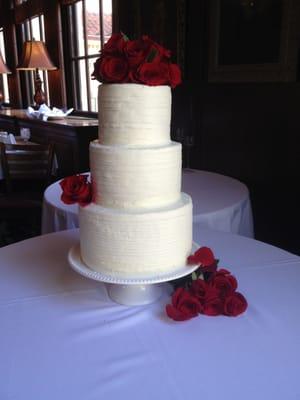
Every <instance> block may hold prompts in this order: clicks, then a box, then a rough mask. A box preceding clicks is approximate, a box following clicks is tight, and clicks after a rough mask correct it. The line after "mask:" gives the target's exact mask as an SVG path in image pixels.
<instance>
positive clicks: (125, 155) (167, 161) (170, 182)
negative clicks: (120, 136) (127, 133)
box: [90, 141, 181, 208]
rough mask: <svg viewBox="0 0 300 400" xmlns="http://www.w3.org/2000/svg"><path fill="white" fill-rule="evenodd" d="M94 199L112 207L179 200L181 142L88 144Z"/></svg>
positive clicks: (141, 205) (145, 205)
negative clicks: (145, 144) (161, 144)
mask: <svg viewBox="0 0 300 400" xmlns="http://www.w3.org/2000/svg"><path fill="white" fill-rule="evenodd" d="M90 167H91V174H92V182H93V193H94V202H95V203H96V204H99V205H102V206H105V207H114V208H132V207H135V208H138V207H141V208H150V207H152V208H157V207H162V206H164V205H168V204H170V203H174V202H176V201H178V200H179V197H180V190H181V144H180V143H176V142H170V143H169V144H167V145H164V146H156V147H154V146H152V147H150V146H148V147H143V148H138V147H127V146H105V145H101V144H99V142H98V141H94V142H92V143H91V144H90Z"/></svg>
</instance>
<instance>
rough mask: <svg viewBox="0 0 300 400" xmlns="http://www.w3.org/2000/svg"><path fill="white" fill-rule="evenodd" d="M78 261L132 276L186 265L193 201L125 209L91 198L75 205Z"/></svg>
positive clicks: (114, 272) (119, 274)
mask: <svg viewBox="0 0 300 400" xmlns="http://www.w3.org/2000/svg"><path fill="white" fill-rule="evenodd" d="M79 223H80V247H81V257H82V260H83V262H84V263H85V264H86V265H88V266H89V267H90V268H92V269H93V270H96V271H100V272H103V273H108V274H111V275H112V276H116V277H117V276H122V277H124V276H125V277H128V278H135V277H139V276H145V275H147V274H154V275H157V274H160V273H167V272H169V271H170V272H171V271H172V270H173V269H175V268H176V267H180V266H183V265H185V263H186V258H187V256H188V255H189V254H190V251H191V247H192V201H191V198H190V197H189V196H188V195H186V194H184V193H182V194H181V197H180V200H179V201H178V202H177V203H175V204H173V205H172V206H169V207H164V208H161V209H159V210H156V211H153V210H152V211H148V212H141V211H124V210H118V209H111V208H106V207H101V206H99V205H96V204H94V203H92V204H90V205H88V206H86V207H80V211H79Z"/></svg>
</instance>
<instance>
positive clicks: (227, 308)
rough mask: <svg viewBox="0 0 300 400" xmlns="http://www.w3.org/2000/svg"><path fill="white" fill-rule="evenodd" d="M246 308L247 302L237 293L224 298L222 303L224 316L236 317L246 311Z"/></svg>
mask: <svg viewBox="0 0 300 400" xmlns="http://www.w3.org/2000/svg"><path fill="white" fill-rule="evenodd" d="M247 307H248V303H247V300H246V299H245V297H244V296H243V295H242V294H241V293H239V292H235V293H233V294H231V295H230V296H228V297H226V298H225V301H224V311H223V312H224V314H225V315H228V316H230V317H236V316H237V315H239V314H242V313H243V312H244V311H246V309H247Z"/></svg>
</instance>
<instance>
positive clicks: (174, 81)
mask: <svg viewBox="0 0 300 400" xmlns="http://www.w3.org/2000/svg"><path fill="white" fill-rule="evenodd" d="M169 76H170V86H171V88H173V89H174V88H175V87H176V86H177V85H179V84H180V83H181V71H180V68H179V67H178V65H177V64H169Z"/></svg>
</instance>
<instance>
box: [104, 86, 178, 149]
mask: <svg viewBox="0 0 300 400" xmlns="http://www.w3.org/2000/svg"><path fill="white" fill-rule="evenodd" d="M98 106H99V142H100V143H102V144H104V145H127V146H128V145H129V146H130V145H133V146H148V145H162V144H166V143H169V142H170V121H171V90H170V87H169V86H145V85H137V84H134V83H123V84H116V83H115V84H103V85H100V86H99V92H98Z"/></svg>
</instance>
